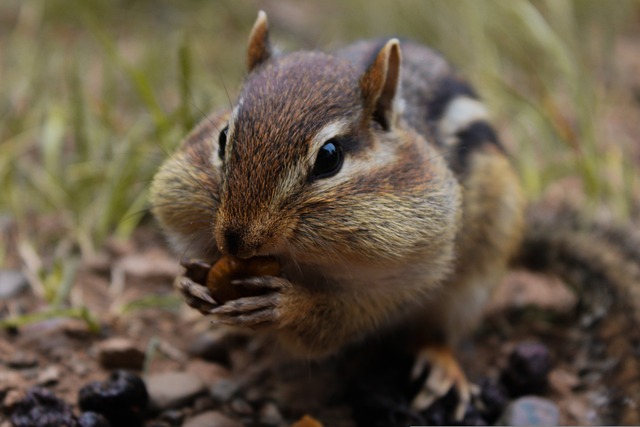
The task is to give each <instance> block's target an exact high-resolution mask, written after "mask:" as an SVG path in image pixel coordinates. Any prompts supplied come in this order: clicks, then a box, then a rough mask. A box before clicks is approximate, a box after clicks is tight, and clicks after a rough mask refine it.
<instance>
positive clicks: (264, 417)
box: [260, 402, 284, 426]
mask: <svg viewBox="0 0 640 427" xmlns="http://www.w3.org/2000/svg"><path fill="white" fill-rule="evenodd" d="M283 421H284V420H283V418H282V414H281V413H280V410H279V409H278V407H277V406H276V404H275V403H273V402H267V403H265V404H264V405H263V406H262V408H260V422H261V423H262V424H264V425H267V426H279V425H280V424H282V422H283Z"/></svg>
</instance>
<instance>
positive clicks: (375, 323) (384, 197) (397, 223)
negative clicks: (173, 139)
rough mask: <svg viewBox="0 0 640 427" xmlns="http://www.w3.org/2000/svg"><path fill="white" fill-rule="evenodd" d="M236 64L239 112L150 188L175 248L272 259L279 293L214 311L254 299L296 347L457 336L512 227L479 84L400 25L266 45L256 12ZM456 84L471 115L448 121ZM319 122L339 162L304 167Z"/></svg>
mask: <svg viewBox="0 0 640 427" xmlns="http://www.w3.org/2000/svg"><path fill="white" fill-rule="evenodd" d="M248 68H249V71H250V73H249V75H248V77H247V79H246V81H245V82H244V85H243V88H242V91H241V94H240V96H239V100H238V102H237V105H236V108H235V109H234V111H233V112H223V113H221V114H218V115H213V116H211V117H209V118H207V119H206V120H204V121H203V123H202V124H201V125H200V126H199V127H198V128H196V129H195V130H194V131H193V132H192V133H191V134H190V135H189V136H188V137H187V138H186V140H185V141H184V143H183V144H182V146H181V148H180V149H179V150H178V152H177V153H176V154H175V155H174V156H172V157H171V158H170V159H168V160H167V162H166V163H165V164H164V165H163V167H162V168H161V170H160V171H159V172H158V174H157V176H156V178H155V180H154V182H153V185H152V188H151V193H152V203H153V206H154V208H153V212H154V214H155V215H156V217H157V218H158V220H159V221H160V223H161V225H162V227H163V228H164V229H165V230H166V232H167V234H168V235H169V237H170V238H171V239H172V241H173V242H174V243H175V244H176V245H177V247H178V248H179V250H180V251H183V253H184V254H185V255H188V256H196V257H201V258H202V257H204V258H206V259H207V260H209V261H211V260H215V259H216V258H218V257H219V256H220V253H221V252H222V253H226V252H230V251H233V252H234V255H236V256H239V257H244V258H248V257H251V256H255V255H266V254H269V255H273V256H276V257H278V258H279V260H280V262H281V264H282V266H283V277H278V278H262V279H260V280H262V282H261V283H263V285H265V286H268V288H269V289H271V290H277V292H272V293H271V294H270V296H269V297H265V299H264V301H263V302H260V301H253V302H252V303H251V304H257V305H255V306H254V305H246V304H248V303H243V302H242V301H240V300H238V301H233V302H231V303H228V304H225V305H223V306H222V307H221V308H220V309H217V311H215V313H217V314H220V315H226V316H227V318H226V319H227V321H228V322H229V323H233V324H239V325H243V323H242V322H243V320H242V319H243V318H242V317H241V316H237V314H238V313H243V311H242V310H246V308H247V307H249V308H250V309H251V310H253V311H254V312H258V311H260V310H263V312H262V311H260V313H263V314H261V315H260V316H261V317H255V316H254V317H253V318H252V319H253V320H252V322H253V323H251V325H252V326H253V325H261V326H265V325H266V327H267V329H270V330H271V331H274V332H275V333H276V334H277V335H278V336H279V337H280V338H281V340H282V341H283V342H284V343H285V344H287V345H288V347H290V348H291V349H293V350H294V352H295V353H297V354H299V355H302V356H304V357H320V356H325V355H328V354H332V353H335V352H338V351H340V350H341V349H342V348H344V347H345V346H347V345H349V344H350V343H354V342H357V341H359V340H362V339H365V338H367V337H371V336H372V335H376V334H383V333H385V332H388V331H389V330H394V331H399V332H400V331H402V332H404V333H397V334H395V335H396V336H397V337H404V338H406V342H405V343H404V344H403V345H407V346H409V347H413V348H415V350H416V351H420V349H422V348H424V347H425V346H428V345H433V346H436V347H437V346H441V345H452V344H455V342H456V340H458V339H459V338H460V337H461V336H463V335H464V334H466V333H467V332H468V331H469V330H470V329H471V328H472V327H473V326H474V325H475V324H476V322H477V321H478V318H479V316H480V312H481V309H482V307H483V305H484V302H485V301H486V300H487V298H488V297H489V295H490V294H491V291H492V289H493V287H494V286H495V284H496V283H497V282H498V281H499V279H500V277H501V275H502V274H503V272H504V271H505V269H506V267H507V264H508V262H509V260H510V258H511V257H512V255H513V253H514V252H515V251H516V250H517V249H518V248H519V247H520V242H521V238H522V230H523V210H524V200H523V197H522V194H521V189H520V185H519V182H518V178H517V175H516V174H515V172H514V171H513V169H512V167H511V165H510V162H509V160H508V159H507V157H506V156H505V154H504V150H503V149H502V148H501V147H500V145H499V142H498V140H497V137H496V136H495V133H494V132H493V130H492V129H491V127H490V125H489V124H488V122H486V121H485V120H484V119H483V118H482V117H481V114H480V113H481V111H480V110H478V108H480V107H477V105H480V104H479V102H478V101H477V96H476V95H475V93H474V91H473V90H472V89H471V87H470V86H469V85H468V84H467V83H465V82H464V80H462V79H461V78H460V77H459V76H458V75H457V74H456V73H455V71H454V70H453V69H452V67H451V66H450V65H449V64H448V63H447V62H446V61H445V60H444V59H443V58H442V57H441V56H439V55H438V54H436V53H435V52H433V51H432V50H430V49H428V48H426V47H423V46H420V45H417V44H413V43H403V45H402V54H401V49H400V45H399V43H398V41H397V40H391V41H389V42H386V43H381V42H380V41H371V42H360V43H357V44H354V45H352V46H350V47H347V48H345V49H343V50H341V51H339V52H337V53H336V54H332V55H330V54H326V53H320V52H296V53H290V54H286V55H282V56H274V55H273V54H272V50H271V47H270V45H269V40H268V32H267V22H266V16H263V15H260V17H259V19H258V20H257V22H256V25H255V26H254V29H253V31H252V33H251V37H250V41H249V54H248ZM460 99H462V100H463V101H464V102H467V103H468V105H471V106H472V107H473V108H476V109H477V112H478V114H479V116H478V117H480V118H476V117H475V116H474V118H473V120H474V121H472V122H469V123H466V124H463V125H461V127H459V128H454V129H453V130H450V131H451V133H450V134H443V130H442V128H441V126H440V124H441V123H442V122H443V121H446V120H448V119H449V118H448V117H447V114H449V112H448V110H447V108H448V107H451V106H452V105H454V104H453V102H454V101H456V100H460ZM465 100H466V101H465ZM227 123H228V124H229V132H228V136H227V144H226V150H225V156H224V159H218V149H219V147H218V138H219V135H220V131H221V130H222V128H224V127H225V126H226V125H227ZM452 123H455V122H452ZM474 124H475V125H476V126H473V125H474ZM322 132H327V134H328V135H329V134H330V135H333V134H332V133H331V132H338V133H339V134H338V135H337V136H340V137H341V138H343V140H344V141H346V142H345V143H344V147H343V150H344V158H345V160H344V164H343V167H342V170H341V171H340V172H339V173H338V174H336V175H335V176H332V177H329V178H326V179H317V180H315V179H312V177H310V173H311V170H312V168H313V161H314V159H315V156H316V151H317V150H318V148H319V146H318V145H317V144H318V143H320V144H322V143H324V141H319V142H318V141H316V137H317V136H318V134H319V133H320V134H321V133H322ZM333 136H336V135H333ZM181 283H182V282H181ZM189 286H191V285H190V284H189V283H187V285H186V286H184V288H182V290H183V291H184V290H185V289H187V290H188V288H189ZM243 304H244V305H243ZM260 304H262V305H260ZM256 307H258V308H256ZM638 312H640V310H639V311H638ZM234 313H235V314H234ZM234 315H235V316H236V317H233V316H234ZM246 325H248V323H247V324H245V326H246ZM438 348H439V347H438ZM447 354H448V353H447ZM634 366H635V365H634ZM632 368H633V367H632ZM629 419H631V418H629Z"/></svg>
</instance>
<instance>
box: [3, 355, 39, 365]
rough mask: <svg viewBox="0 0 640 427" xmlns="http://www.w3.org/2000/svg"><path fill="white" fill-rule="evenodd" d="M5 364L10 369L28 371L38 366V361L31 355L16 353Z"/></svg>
mask: <svg viewBox="0 0 640 427" xmlns="http://www.w3.org/2000/svg"><path fill="white" fill-rule="evenodd" d="M5 363H6V365H7V366H8V367H9V368H12V369H29V368H33V367H35V366H37V365H38V359H37V358H36V356H35V354H33V353H30V352H25V351H16V352H15V353H13V354H12V355H11V357H10V358H9V359H8V360H7V361H6V362H5Z"/></svg>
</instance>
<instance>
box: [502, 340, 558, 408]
mask: <svg viewBox="0 0 640 427" xmlns="http://www.w3.org/2000/svg"><path fill="white" fill-rule="evenodd" d="M550 371H551V355H550V354H549V349H548V348H547V347H546V346H544V345H543V344H540V343H536V342H526V343H521V344H519V345H518V346H517V347H516V348H515V349H514V350H513V352H512V353H511V355H510V356H509V362H508V365H507V367H506V369H505V370H504V371H503V372H502V376H501V380H502V383H503V384H504V385H505V386H506V388H507V390H508V391H509V393H510V394H511V395H512V396H514V397H518V396H522V395H525V394H536V393H541V392H543V391H544V390H545V389H546V387H547V384H548V375H549V372H550Z"/></svg>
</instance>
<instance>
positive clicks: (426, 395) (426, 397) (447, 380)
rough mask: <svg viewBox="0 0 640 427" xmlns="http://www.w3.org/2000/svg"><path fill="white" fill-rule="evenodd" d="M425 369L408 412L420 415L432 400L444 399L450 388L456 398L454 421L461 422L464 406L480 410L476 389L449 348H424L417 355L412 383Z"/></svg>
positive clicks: (478, 391) (477, 390) (478, 392)
mask: <svg viewBox="0 0 640 427" xmlns="http://www.w3.org/2000/svg"><path fill="white" fill-rule="evenodd" d="M427 367H430V368H429V374H428V376H427V378H426V380H425V382H424V385H423V386H422V388H421V390H420V392H419V393H418V395H417V396H416V397H415V398H414V399H413V402H412V404H411V406H412V408H413V409H415V410H418V411H422V410H424V409H427V408H428V407H430V406H431V405H432V404H433V403H434V402H435V401H436V400H438V399H440V398H442V397H444V396H445V395H446V394H447V393H448V392H449V390H451V389H452V388H453V389H454V390H455V391H456V394H457V396H458V404H457V405H456V408H455V410H454V414H453V416H454V420H455V421H461V420H462V419H463V418H464V414H465V411H466V409H467V406H469V405H470V404H474V405H476V406H477V407H480V406H481V402H480V400H479V396H480V389H479V388H478V386H476V385H475V384H472V383H471V382H469V380H468V379H467V377H466V375H465V374H464V372H463V370H462V368H461V367H460V365H459V364H458V361H457V360H456V359H455V356H454V355H453V352H452V351H451V349H450V348H449V347H446V346H438V347H435V346H434V347H427V348H425V349H424V350H423V351H422V352H420V353H419V355H418V358H417V360H416V363H415V365H414V369H413V372H412V375H411V376H412V379H414V380H416V379H418V378H419V377H420V376H422V374H423V373H424V371H425V370H426V369H427Z"/></svg>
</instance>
